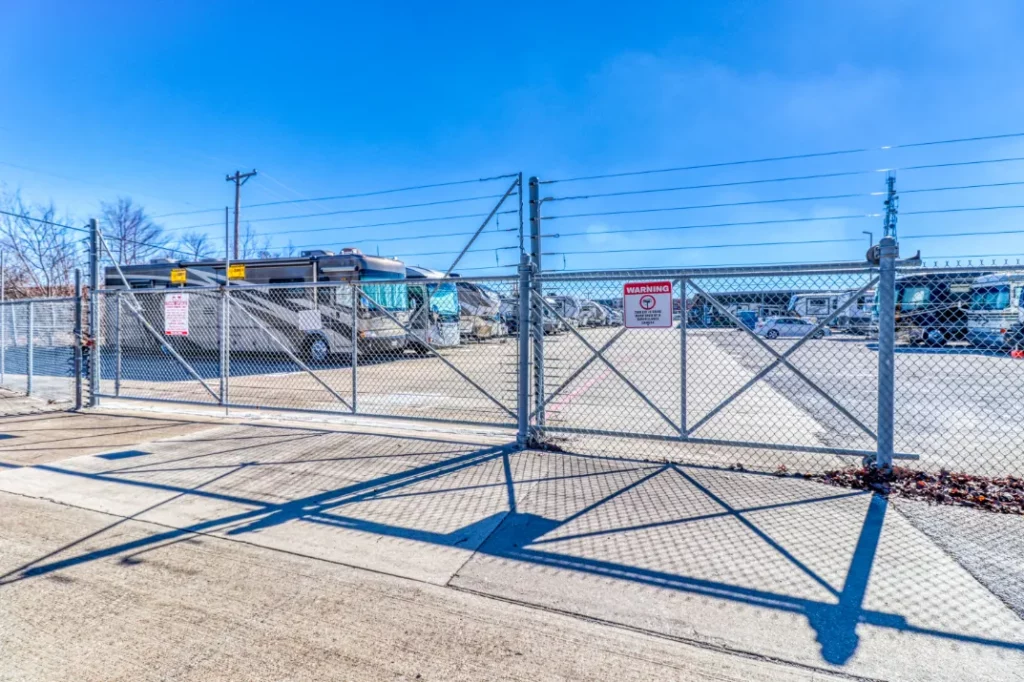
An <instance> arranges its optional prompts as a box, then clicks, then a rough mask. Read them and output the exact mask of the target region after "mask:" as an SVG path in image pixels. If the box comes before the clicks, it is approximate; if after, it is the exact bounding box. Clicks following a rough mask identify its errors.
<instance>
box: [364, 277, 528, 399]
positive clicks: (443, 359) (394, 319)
mask: <svg viewBox="0 0 1024 682" xmlns="http://www.w3.org/2000/svg"><path fill="white" fill-rule="evenodd" d="M352 287H353V288H354V289H355V290H356V292H358V294H359V295H360V296H362V297H363V298H365V299H366V300H367V301H369V302H370V303H371V304H373V306H374V307H375V308H377V310H379V311H381V312H382V313H384V315H386V316H387V317H388V319H390V320H391V321H392V322H394V323H395V324H397V325H398V326H399V327H401V328H402V330H403V331H404V332H405V333H406V334H409V335H410V336H412V335H413V331H412V330H411V329H409V327H408V326H406V325H404V324H402V323H401V322H400V321H399V320H398V318H397V317H395V316H394V315H392V314H391V311H390V310H388V309H387V308H385V307H384V306H382V305H381V304H380V303H378V302H377V301H375V300H374V299H373V298H372V297H371V296H368V295H367V294H366V292H364V291H363V290H362V288H361V287H359V286H356V285H355V284H353V285H352ZM419 343H420V344H422V345H423V346H424V347H426V348H427V350H429V351H430V352H431V353H433V354H434V355H435V356H436V357H437V359H439V360H440V361H441V362H443V363H444V364H446V365H448V367H449V368H451V370H452V371H453V372H455V373H456V374H458V375H459V376H460V377H462V378H463V379H465V380H466V382H467V383H468V384H469V385H470V386H472V387H473V388H475V389H476V390H478V391H480V393H482V394H483V395H484V397H486V398H487V399H488V400H490V401H491V402H492V403H494V404H495V405H497V406H498V407H500V408H501V409H502V410H503V411H504V412H506V413H508V415H509V416H510V417H512V418H513V419H517V416H516V413H515V412H513V411H512V410H510V409H508V408H507V407H505V404H504V403H502V402H501V401H500V400H498V399H497V398H495V397H494V396H493V395H491V394H490V393H488V392H487V391H486V390H484V388H483V387H482V386H481V385H480V384H478V383H476V382H475V381H473V380H472V379H470V378H469V376H467V375H466V373H465V372H463V371H462V370H461V369H459V368H458V367H456V366H455V365H453V364H452V363H451V362H450V361H449V360H448V358H446V357H445V356H443V355H441V353H439V352H438V350H437V349H436V348H434V347H433V346H432V345H430V344H429V343H427V341H426V340H421V341H419Z"/></svg>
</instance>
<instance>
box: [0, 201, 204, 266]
mask: <svg viewBox="0 0 1024 682" xmlns="http://www.w3.org/2000/svg"><path fill="white" fill-rule="evenodd" d="M0 214H2V215H9V216H11V217H14V218H20V219H23V220H29V221H31V222H36V223H40V224H44V225H53V226H54V227H60V228H61V229H71V230H73V231H76V232H89V229H88V228H87V227H76V226H74V225H66V224H63V223H60V222H53V221H52V220H45V219H43V218H35V217H33V216H31V215H24V214H22V213H12V212H10V211H2V210H0ZM103 239H108V240H114V241H116V242H124V243H127V244H135V245H138V246H144V247H148V248H151V249H163V250H164V251H168V252H171V253H180V254H184V255H188V253H187V252H185V251H180V250H178V249H174V248H172V247H168V246H161V245H159V244H151V243H148V242H140V241H138V240H131V239H128V238H125V237H113V236H110V235H104V236H103Z"/></svg>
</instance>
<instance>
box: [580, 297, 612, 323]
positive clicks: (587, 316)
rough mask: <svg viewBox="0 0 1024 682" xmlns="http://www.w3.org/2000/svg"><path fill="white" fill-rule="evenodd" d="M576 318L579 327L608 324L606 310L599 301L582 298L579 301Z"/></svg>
mask: <svg viewBox="0 0 1024 682" xmlns="http://www.w3.org/2000/svg"><path fill="white" fill-rule="evenodd" d="M578 319H579V325H580V326H581V327H603V326H605V325H607V324H608V311H607V309H606V308H605V307H604V306H602V305H601V304H600V303H597V302H595V301H590V300H584V301H581V302H580V313H579V318H578Z"/></svg>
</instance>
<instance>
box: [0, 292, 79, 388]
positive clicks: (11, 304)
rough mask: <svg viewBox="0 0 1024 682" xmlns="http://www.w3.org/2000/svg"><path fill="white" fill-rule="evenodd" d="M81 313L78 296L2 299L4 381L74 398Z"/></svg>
mask: <svg viewBox="0 0 1024 682" xmlns="http://www.w3.org/2000/svg"><path fill="white" fill-rule="evenodd" d="M76 314H77V307H76V299H75V298H47V299H22V300H15V301H5V302H3V303H0V385H2V386H3V387H4V388H7V389H9V390H12V391H15V392H17V393H24V394H26V395H29V396H35V397H38V398H41V399H43V400H46V401H49V402H54V403H69V404H72V403H74V401H75V397H76V381H75V345H76V344H75V328H76V323H75V320H76Z"/></svg>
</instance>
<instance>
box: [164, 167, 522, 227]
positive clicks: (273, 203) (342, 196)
mask: <svg viewBox="0 0 1024 682" xmlns="http://www.w3.org/2000/svg"><path fill="white" fill-rule="evenodd" d="M517 175H518V173H507V174H505V175H495V176H493V177H489V178H475V179H467V180H452V181H449V182H435V183H431V184H429V185H411V186H408V187H394V188H391V189H380V190H374V191H370V192H356V193H353V194H335V195H333V196H327V197H311V198H308V199H287V200H282V201H268V202H264V203H260V204H248V205H246V206H243V207H242V208H262V207H265V206H281V205H283V204H302V203H307V202H312V201H335V200H340V199H359V198H362V197H375V196H381V195H384V194H396V193H398V192H413V191H416V190H421V189H435V188H438V187H454V186H456V185H469V184H474V183H480V182H490V181H492V180H505V179H508V178H514V177H516V176H517ZM220 210H221V209H220V208H204V209H200V210H198V211H180V212H177V213H164V214H162V215H158V216H153V217H154V218H170V217H171V216H180V215H198V214H201V213H213V212H214V211H220Z"/></svg>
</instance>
